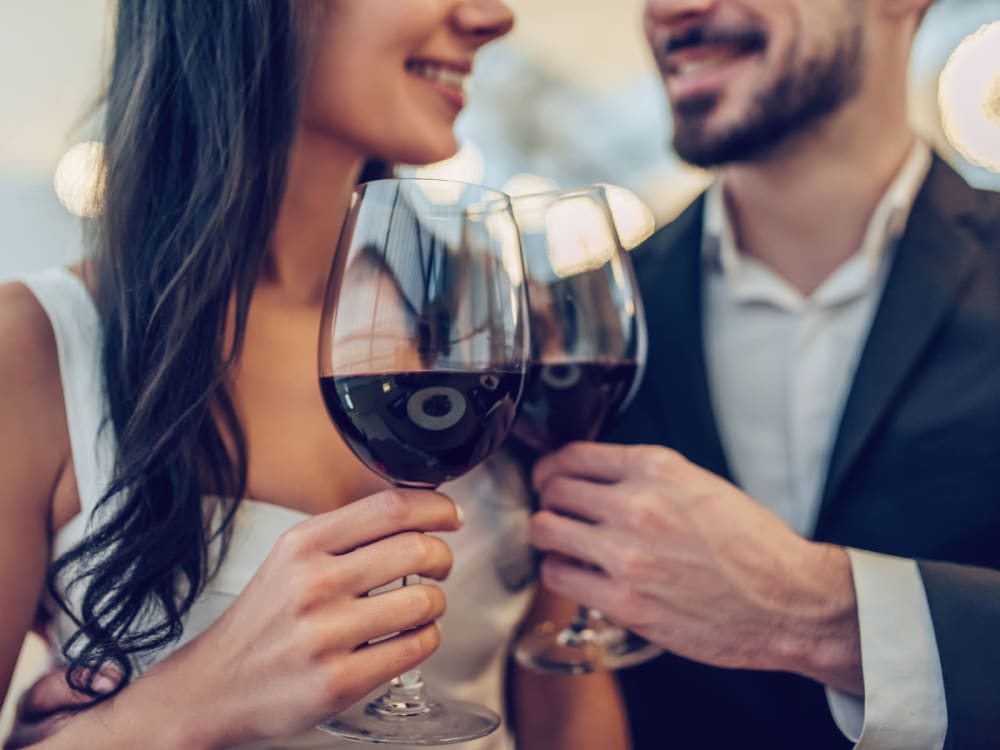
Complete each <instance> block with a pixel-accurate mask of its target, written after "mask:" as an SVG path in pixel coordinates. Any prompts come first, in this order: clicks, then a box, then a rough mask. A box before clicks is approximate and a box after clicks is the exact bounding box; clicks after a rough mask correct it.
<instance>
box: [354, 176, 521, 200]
mask: <svg viewBox="0 0 1000 750" xmlns="http://www.w3.org/2000/svg"><path fill="white" fill-rule="evenodd" d="M390 183H395V184H399V183H412V184H421V183H423V184H437V185H460V186H461V187H463V188H465V189H466V190H468V189H472V190H475V191H476V192H478V193H480V194H481V196H482V197H483V198H484V199H485V200H487V201H489V202H493V201H496V202H497V203H504V204H506V205H507V206H510V205H511V203H512V201H513V198H512V197H511V196H510V195H509V194H507V193H505V192H504V191H503V190H500V189H499V188H495V187H490V186H489V185H481V184H479V183H476V182H466V181H465V180H450V179H446V178H444V177H379V178H378V179H375V180H366V181H365V182H361V183H359V184H357V185H356V186H355V187H354V192H355V193H361V192H364V191H365V190H366V189H367V187H368V186H369V185H387V184H390Z"/></svg>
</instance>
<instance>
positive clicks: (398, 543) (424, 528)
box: [177, 490, 460, 744]
mask: <svg viewBox="0 0 1000 750" xmlns="http://www.w3.org/2000/svg"><path fill="white" fill-rule="evenodd" d="M459 525H460V521H459V516H458V511H457V509H456V507H455V505H454V503H452V501H451V500H449V499H448V498H447V497H445V496H444V495H440V494H438V493H433V492H429V491H415V490H388V491H385V492H380V493H378V494H376V495H372V496H370V497H367V498H365V499H363V500H359V501H357V502H354V503H351V504H350V505H348V506H346V507H344V508H341V509H339V510H336V511H333V512H331V513H326V514H323V515H321V516H317V517H315V518H312V519H310V520H308V521H305V522H303V523H300V524H298V525H297V526H295V527H294V528H292V529H291V530H289V531H288V532H287V533H285V534H284V535H283V536H282V538H281V539H280V540H279V541H278V543H277V544H276V545H275V547H274V549H273V550H272V552H271V554H270V556H269V557H268V558H267V560H266V561H265V562H264V564H263V565H262V566H261V568H260V570H258V572H257V574H256V575H255V576H254V578H253V579H252V580H251V581H250V583H249V585H248V586H247V588H246V589H245V590H244V591H243V593H242V594H241V595H240V596H239V598H238V599H237V600H236V602H235V603H234V604H233V605H232V606H231V607H230V608H229V610H228V611H227V612H226V613H225V614H224V615H223V616H222V617H221V618H219V620H218V621H217V622H216V623H215V624H214V625H213V626H212V627H211V628H209V630H208V631H206V632H205V633H204V634H203V635H202V636H201V637H199V638H198V639H197V640H196V641H195V642H194V643H192V644H191V647H190V648H189V649H185V651H186V653H184V654H183V655H181V657H180V658H179V660H178V661H179V662H181V661H182V662H183V666H185V667H187V668H188V669H189V670H190V671H185V675H186V678H185V682H186V683H187V689H191V688H192V687H195V686H196V685H197V688H196V690H195V693H196V694H198V695H200V696H201V699H202V700H204V701H205V703H204V705H205V706H211V707H212V708H211V711H212V713H219V715H220V716H221V715H222V714H221V712H219V707H220V706H226V709H225V712H224V714H225V715H226V716H227V718H228V717H232V718H233V719H235V721H232V726H231V727H226V731H225V736H224V740H225V742H226V743H227V744H228V743H229V742H231V741H233V740H236V741H246V740H250V739H257V738H266V737H276V736H281V735H285V734H290V733H293V732H297V731H301V730H305V729H309V728H311V727H313V726H314V725H315V724H316V723H318V722H319V721H321V720H323V719H326V718H328V717H329V716H331V715H333V714H335V713H337V712H338V711H341V710H343V709H345V708H347V707H348V706H350V705H351V704H353V703H355V702H357V701H358V700H360V699H361V698H362V697H364V696H365V695H366V694H367V693H369V692H371V691H372V690H374V689H375V688H376V687H378V686H379V685H380V684H381V683H383V682H385V681H386V680H388V679H390V678H392V677H393V676H395V675H397V674H401V673H403V672H405V671H406V670H408V669H412V668H413V667H415V666H416V665H418V664H419V663H420V662H422V661H423V660H424V659H426V658H427V657H428V656H430V654H431V653H432V652H433V651H434V650H435V649H436V648H437V646H438V643H439V633H438V630H437V626H436V625H435V624H434V621H435V620H436V619H437V618H438V617H440V616H441V615H442V614H443V613H444V609H445V599H444V595H443V594H442V593H441V591H440V590H439V589H438V588H437V587H435V586H432V585H427V584H418V585H415V586H407V587H405V588H399V589H395V590H392V591H389V592H386V593H383V594H379V595H377V596H372V597H369V596H367V593H368V592H369V591H371V590H373V589H376V588H379V587H380V586H384V585H385V584H387V583H391V582H392V581H394V580H397V579H399V578H402V577H403V576H407V575H420V576H423V577H426V578H432V579H435V580H442V579H443V578H445V577H446V576H447V575H448V572H449V571H450V569H451V563H452V558H451V552H450V550H449V549H448V547H447V545H445V543H444V542H442V541H441V540H439V539H436V538H434V537H432V536H429V535H428V534H426V533H422V532H428V531H448V530H454V529H457V528H458V527H459ZM400 631H401V632H400ZM396 632H400V634H399V635H397V636H395V637H394V638H391V639H389V640H385V641H382V642H380V643H378V644H376V645H373V646H366V645H365V644H366V643H367V642H368V641H371V640H376V639H379V638H383V637H385V636H388V635H391V634H393V633H396ZM181 666H182V664H181V663H178V664H177V667H178V668H180V667H181ZM227 723H228V722H227Z"/></svg>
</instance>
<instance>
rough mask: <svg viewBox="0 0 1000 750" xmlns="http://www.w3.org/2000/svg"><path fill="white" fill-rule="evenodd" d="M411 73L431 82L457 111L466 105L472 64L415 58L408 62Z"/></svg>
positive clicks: (408, 70) (407, 68) (407, 67)
mask: <svg viewBox="0 0 1000 750" xmlns="http://www.w3.org/2000/svg"><path fill="white" fill-rule="evenodd" d="M406 70H407V72H409V73H410V75H412V76H414V77H415V78H419V79H420V80H422V81H425V82H427V83H429V84H430V85H431V86H432V87H433V89H434V90H435V91H436V92H437V93H438V95H439V96H440V97H441V98H443V99H444V100H445V102H447V103H448V105H449V106H450V107H452V108H453V109H454V110H455V111H456V112H457V111H460V110H461V109H463V108H464V107H465V94H466V91H467V90H468V86H469V80H470V77H471V74H472V64H471V63H468V62H455V61H445V60H429V59H413V60H408V61H407V63H406Z"/></svg>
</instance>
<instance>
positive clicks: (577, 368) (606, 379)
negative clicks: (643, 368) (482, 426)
mask: <svg viewBox="0 0 1000 750" xmlns="http://www.w3.org/2000/svg"><path fill="white" fill-rule="evenodd" d="M636 369H637V368H636V363H635V362H566V363H559V364H533V365H531V367H530V368H529V369H528V377H527V378H526V380H525V384H524V395H523V397H522V399H521V410H520V414H519V415H518V418H517V422H515V423H514V427H513V429H512V430H511V434H512V435H514V436H515V437H517V438H518V439H520V440H521V441H522V442H524V443H526V444H527V445H528V446H530V447H531V448H534V449H535V450H538V451H551V450H554V449H556V448H558V447H560V446H561V445H565V444H566V443H569V442H572V441H573V440H593V439H594V438H595V437H597V434H598V432H600V430H601V428H602V427H603V426H604V424H605V422H606V421H607V420H608V418H609V417H610V416H612V415H613V414H614V413H615V411H617V409H618V407H619V406H620V405H621V402H622V399H624V398H625V395H626V394H627V393H628V391H629V388H631V387H632V381H633V379H634V378H635V375H636Z"/></svg>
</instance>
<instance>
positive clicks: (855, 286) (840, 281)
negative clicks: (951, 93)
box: [702, 139, 932, 307]
mask: <svg viewBox="0 0 1000 750" xmlns="http://www.w3.org/2000/svg"><path fill="white" fill-rule="evenodd" d="M931 161H932V156H931V149H930V148H929V147H928V146H927V144H926V143H924V142H923V141H921V140H919V139H918V140H917V142H916V143H915V144H914V146H913V148H912V149H911V151H910V154H909V156H907V158H906V161H905V162H904V163H903V166H902V167H901V168H900V170H899V171H898V172H897V173H896V176H895V177H894V178H893V181H892V183H891V184H890V185H889V188H888V190H886V192H885V193H884V194H883V196H882V198H881V200H880V201H879V203H878V205H877V206H876V207H875V211H874V213H873V214H872V218H871V220H870V221H869V223H868V228H867V229H866V230H865V234H864V238H863V239H862V242H861V246H860V247H859V248H858V251H857V253H856V254H855V255H854V256H852V257H851V258H850V259H849V260H848V261H846V262H845V263H844V264H843V265H842V266H841V267H840V268H839V269H838V270H837V271H835V272H834V273H833V274H832V275H831V276H830V277H829V278H828V279H827V280H826V281H824V282H823V284H821V285H820V287H819V288H818V289H817V290H816V291H815V292H814V293H813V294H812V295H811V299H813V300H814V301H817V302H820V303H822V302H828V303H830V304H834V303H836V302H839V301H842V300H843V299H845V298H847V299H849V298H851V297H856V296H859V295H860V294H862V293H863V292H864V291H865V289H866V288H867V287H868V286H869V285H870V284H871V283H872V282H873V281H874V279H875V277H876V275H877V273H878V270H879V268H880V267H881V266H882V260H883V258H884V256H885V254H886V252H887V251H888V250H889V249H891V248H892V247H893V246H894V245H895V243H896V242H898V240H899V239H900V238H901V237H902V234H903V232H904V230H905V228H906V224H907V222H908V221H909V217H910V212H911V210H912V209H913V203H914V201H915V200H916V197H917V194H918V193H919V192H920V188H921V187H922V186H923V183H924V181H925V179H926V178H927V173H928V172H929V171H930V167H931ZM702 237H703V240H702V255H703V258H704V260H705V262H706V265H707V267H708V268H710V269H713V270H714V271H716V272H719V273H721V274H722V276H723V278H724V280H725V283H726V286H727V287H728V288H729V290H730V292H731V293H732V295H733V296H734V298H736V299H738V300H741V301H754V300H761V299H763V300H764V301H769V302H774V303H776V304H779V305H781V306H795V307H797V306H799V305H801V304H802V303H803V301H804V300H803V298H802V295H801V294H800V293H799V292H798V291H796V290H795V289H793V288H792V287H791V285H790V284H788V283H786V282H785V281H784V280H783V279H781V278H780V277H778V276H777V275H776V274H774V273H773V271H771V270H770V269H769V268H767V267H766V266H764V265H763V264H761V263H759V262H757V261H755V260H753V259H752V258H747V257H746V256H743V255H741V253H740V251H739V247H738V245H737V242H736V236H735V233H734V231H733V226H732V223H731V222H730V220H729V215H728V212H727V210H726V205H725V194H724V191H723V187H722V182H721V180H715V182H713V183H712V185H711V186H710V187H709V189H708V192H707V194H706V196H705V216H704V225H703V235H702Z"/></svg>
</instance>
